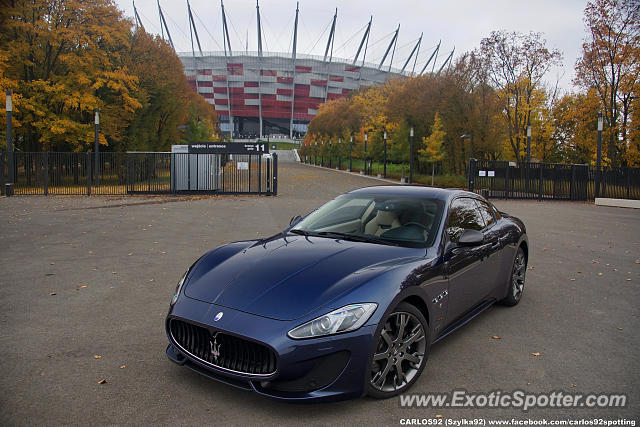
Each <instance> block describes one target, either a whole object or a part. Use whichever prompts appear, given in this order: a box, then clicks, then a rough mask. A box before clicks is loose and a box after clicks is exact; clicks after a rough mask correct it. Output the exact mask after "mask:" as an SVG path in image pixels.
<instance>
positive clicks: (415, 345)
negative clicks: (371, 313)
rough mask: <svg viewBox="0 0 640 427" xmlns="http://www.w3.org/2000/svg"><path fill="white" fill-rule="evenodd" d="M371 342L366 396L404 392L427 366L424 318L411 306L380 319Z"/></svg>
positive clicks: (378, 397)
mask: <svg viewBox="0 0 640 427" xmlns="http://www.w3.org/2000/svg"><path fill="white" fill-rule="evenodd" d="M374 342H375V343H376V344H375V347H374V349H373V355H372V358H371V368H370V372H369V374H368V375H369V376H368V379H369V381H368V391H367V393H368V394H369V396H371V397H375V398H377V399H386V398H389V397H393V396H396V395H398V394H400V393H403V392H405V391H406V390H408V389H409V387H411V386H412V385H413V384H414V383H415V382H416V380H417V379H418V377H419V376H420V374H421V373H422V371H423V370H424V367H425V365H426V364H427V357H428V354H429V328H428V325H427V321H426V319H425V318H424V315H423V314H422V313H421V312H420V310H418V309H417V308H416V307H414V306H413V305H411V304H408V303H406V302H402V303H400V304H398V306H397V307H396V308H394V309H393V311H392V312H391V313H390V314H389V315H387V316H386V317H385V318H384V319H383V327H382V328H381V329H380V331H378V333H377V334H376V336H375V338H374Z"/></svg>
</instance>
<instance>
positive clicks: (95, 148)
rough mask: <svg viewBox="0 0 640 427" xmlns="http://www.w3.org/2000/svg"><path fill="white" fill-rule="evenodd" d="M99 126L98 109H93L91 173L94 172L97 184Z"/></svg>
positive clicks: (96, 183)
mask: <svg viewBox="0 0 640 427" xmlns="http://www.w3.org/2000/svg"><path fill="white" fill-rule="evenodd" d="M99 126H100V113H99V111H98V109H97V108H96V109H94V110H93V153H94V154H93V155H94V159H93V171H94V172H93V173H94V174H95V177H96V179H95V180H94V182H95V185H98V152H99V149H100V148H99V145H98V144H99V141H98V131H99Z"/></svg>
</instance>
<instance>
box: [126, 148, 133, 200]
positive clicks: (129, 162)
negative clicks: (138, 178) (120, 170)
mask: <svg viewBox="0 0 640 427" xmlns="http://www.w3.org/2000/svg"><path fill="white" fill-rule="evenodd" d="M133 156H134V155H133V154H127V193H133Z"/></svg>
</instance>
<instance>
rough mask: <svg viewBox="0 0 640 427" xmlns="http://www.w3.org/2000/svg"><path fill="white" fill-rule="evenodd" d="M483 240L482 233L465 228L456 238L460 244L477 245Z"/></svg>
mask: <svg viewBox="0 0 640 427" xmlns="http://www.w3.org/2000/svg"><path fill="white" fill-rule="evenodd" d="M483 241H484V235H483V234H482V233H481V232H479V231H477V230H469V229H466V230H464V232H463V233H462V235H461V236H460V238H459V239H458V245H460V246H478V245H481V244H482V242H483Z"/></svg>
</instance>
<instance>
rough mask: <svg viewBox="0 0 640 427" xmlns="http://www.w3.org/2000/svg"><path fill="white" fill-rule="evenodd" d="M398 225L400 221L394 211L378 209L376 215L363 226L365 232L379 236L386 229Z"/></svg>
mask: <svg viewBox="0 0 640 427" xmlns="http://www.w3.org/2000/svg"><path fill="white" fill-rule="evenodd" d="M396 227H400V221H399V220H398V217H397V216H396V214H395V213H393V212H391V211H378V212H377V213H376V216H375V217H373V219H372V220H371V221H369V222H368V223H367V225H365V227H364V232H365V234H373V235H374V236H379V235H381V234H382V233H384V232H385V231H387V230H391V229H392V228H396Z"/></svg>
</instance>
